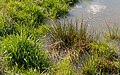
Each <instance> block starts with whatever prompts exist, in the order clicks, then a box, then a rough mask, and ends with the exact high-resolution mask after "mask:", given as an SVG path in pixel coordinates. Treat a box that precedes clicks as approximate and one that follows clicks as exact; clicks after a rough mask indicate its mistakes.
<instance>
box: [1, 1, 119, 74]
mask: <svg viewBox="0 0 120 75" xmlns="http://www.w3.org/2000/svg"><path fill="white" fill-rule="evenodd" d="M79 1H91V0H0V75H116V74H118V75H119V74H120V30H119V28H117V27H110V26H109V25H107V27H108V28H107V29H108V32H104V31H102V32H103V33H102V37H103V38H102V39H101V38H100V35H99V33H97V32H96V31H92V30H91V31H90V32H88V31H89V29H88V26H89V25H88V23H87V22H86V21H84V20H83V19H81V21H80V22H79V21H77V20H76V21H73V20H70V19H66V18H65V16H66V15H67V13H68V12H69V11H70V9H71V7H73V6H74V5H75V4H76V3H78V2H79ZM59 18H63V21H61V20H59ZM48 20H50V21H51V20H52V21H51V23H50V24H49V23H47V21H48Z"/></svg>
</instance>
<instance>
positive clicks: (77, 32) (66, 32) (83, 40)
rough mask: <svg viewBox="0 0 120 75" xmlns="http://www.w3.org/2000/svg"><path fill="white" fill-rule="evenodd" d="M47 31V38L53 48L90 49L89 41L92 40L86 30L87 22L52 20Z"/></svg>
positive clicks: (91, 36)
mask: <svg viewBox="0 0 120 75" xmlns="http://www.w3.org/2000/svg"><path fill="white" fill-rule="evenodd" d="M79 25H80V27H79ZM47 30H48V31H49V38H50V42H51V44H52V47H54V49H56V50H58V51H60V50H65V49H69V50H70V49H72V48H73V49H74V50H75V49H76V50H77V49H78V50H81V52H82V51H84V50H85V51H89V50H90V43H91V42H93V41H94V40H93V35H89V34H88V32H87V23H85V22H83V21H82V22H81V23H80V24H78V23H77V22H76V23H73V22H72V21H71V22H70V21H68V20H64V22H60V21H57V22H53V24H52V26H51V27H50V28H47Z"/></svg>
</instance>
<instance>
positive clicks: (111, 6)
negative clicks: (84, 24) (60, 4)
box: [68, 0, 120, 31]
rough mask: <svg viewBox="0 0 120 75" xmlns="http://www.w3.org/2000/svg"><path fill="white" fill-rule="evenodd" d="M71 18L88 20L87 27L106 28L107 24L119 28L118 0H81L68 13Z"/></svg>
mask: <svg viewBox="0 0 120 75" xmlns="http://www.w3.org/2000/svg"><path fill="white" fill-rule="evenodd" d="M68 18H71V19H78V20H79V21H81V19H84V20H86V21H88V23H89V28H94V29H95V30H100V31H101V30H102V31H104V30H107V25H106V22H107V24H109V25H110V26H115V27H119V28H120V0H82V1H80V2H79V3H78V4H77V5H76V6H74V7H73V8H72V9H71V11H70V12H69V14H68Z"/></svg>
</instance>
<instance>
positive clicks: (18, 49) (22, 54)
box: [1, 35, 50, 72]
mask: <svg viewBox="0 0 120 75" xmlns="http://www.w3.org/2000/svg"><path fill="white" fill-rule="evenodd" d="M30 38H31V37H27V36H25V35H20V36H19V35H16V36H15V35H10V36H8V37H7V38H5V39H4V40H3V42H2V44H1V50H2V51H3V58H6V59H5V63H6V64H7V65H8V66H9V67H11V68H12V67H14V66H16V65H17V66H18V68H21V69H22V68H23V69H29V68H33V69H38V70H39V71H40V72H42V71H44V70H45V69H47V68H48V67H49V65H50V62H49V59H48V54H46V53H45V51H44V49H43V46H44V45H43V44H42V43H41V41H40V39H38V41H37V40H31V39H30ZM8 41H9V42H8Z"/></svg>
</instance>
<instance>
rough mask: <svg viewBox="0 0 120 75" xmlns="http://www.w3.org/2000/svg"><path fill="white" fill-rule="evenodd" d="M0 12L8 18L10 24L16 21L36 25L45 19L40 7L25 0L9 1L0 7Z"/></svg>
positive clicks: (21, 23)
mask: <svg viewBox="0 0 120 75" xmlns="http://www.w3.org/2000/svg"><path fill="white" fill-rule="evenodd" d="M1 12H2V13H3V15H4V17H7V18H8V20H9V21H10V23H9V25H11V26H13V25H14V24H15V23H17V24H19V25H29V27H31V26H32V27H37V26H39V25H40V24H42V23H44V20H45V16H44V14H43V11H42V8H41V7H39V6H37V5H35V4H34V3H29V2H25V1H9V2H7V3H6V4H5V5H4V7H3V8H2V9H1Z"/></svg>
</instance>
